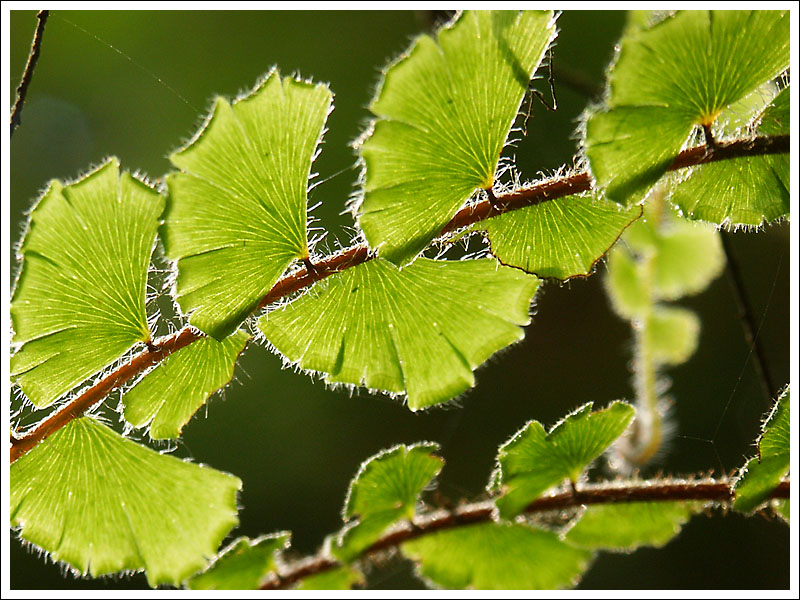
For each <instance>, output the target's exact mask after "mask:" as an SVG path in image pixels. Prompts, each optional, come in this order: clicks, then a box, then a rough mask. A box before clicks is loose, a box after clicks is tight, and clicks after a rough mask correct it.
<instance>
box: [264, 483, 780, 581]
mask: <svg viewBox="0 0 800 600" xmlns="http://www.w3.org/2000/svg"><path fill="white" fill-rule="evenodd" d="M790 487H791V486H790V483H789V480H788V479H787V480H784V481H782V482H781V483H780V484H779V485H778V487H777V488H775V490H774V491H773V493H772V495H771V497H772V498H788V497H789V490H790ZM733 499H734V491H733V489H732V488H731V487H730V483H729V482H728V481H727V480H714V479H706V480H701V481H692V480H683V479H657V480H651V481H633V482H631V481H628V482H607V483H602V484H588V485H586V486H583V487H581V489H580V490H579V491H578V492H577V493H575V492H573V491H572V490H569V491H566V492H561V493H559V494H554V495H551V496H544V497H542V498H539V499H537V500H534V501H533V502H531V503H530V504H529V505H528V506H527V507H526V508H525V511H524V512H525V513H526V514H536V513H541V512H548V511H553V510H563V509H567V508H577V507H580V506H584V505H587V504H622V503H631V502H670V501H686V500H700V501H703V500H705V501H710V502H717V503H721V504H725V505H729V504H730V502H732V501H733ZM495 519H496V517H495V507H494V504H493V503H492V502H477V503H473V504H465V505H463V506H461V507H459V508H456V509H454V510H437V511H435V512H431V513H424V514H420V515H417V516H416V517H414V519H413V520H412V521H408V522H406V523H405V525H404V526H401V527H398V528H393V529H392V531H390V532H389V533H387V534H385V535H383V536H382V537H381V538H380V539H378V540H377V541H376V542H375V543H374V544H372V545H371V546H370V547H368V548H367V549H366V550H364V551H363V552H362V553H361V554H360V555H359V557H358V558H357V559H356V560H359V559H363V558H367V557H369V556H370V555H371V554H373V553H375V552H380V551H382V550H388V549H390V548H395V547H397V546H399V545H400V544H402V543H403V542H407V541H409V540H413V539H416V538H419V537H423V536H425V535H429V534H431V533H433V532H435V531H442V530H445V529H454V528H456V527H462V526H465V525H472V524H475V523H486V522H489V521H494V520H495ZM340 566H342V563H340V562H339V561H337V560H336V559H335V558H333V557H331V556H330V555H328V554H325V553H324V552H322V553H320V554H317V555H314V556H310V557H306V558H302V559H300V560H297V561H293V562H291V563H289V564H288V565H285V566H284V568H282V569H280V572H279V573H277V574H272V576H271V577H270V578H269V579H267V581H265V582H264V583H263V584H262V585H261V589H262V590H276V589H285V588H288V587H290V586H292V585H294V584H295V583H297V582H298V581H300V580H301V579H304V578H305V577H309V576H311V575H317V574H319V573H324V572H325V571H330V570H331V569H335V568H337V567H340Z"/></svg>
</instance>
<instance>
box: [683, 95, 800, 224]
mask: <svg viewBox="0 0 800 600" xmlns="http://www.w3.org/2000/svg"><path fill="white" fill-rule="evenodd" d="M789 120H790V117H789V88H788V87H787V88H785V89H784V90H783V91H781V92H780V93H779V94H778V95H777V96H776V97H775V99H774V100H773V101H772V103H771V104H770V105H769V106H768V107H767V108H766V110H765V111H764V114H763V116H762V118H761V123H760V125H759V127H758V129H757V132H758V133H759V134H763V135H778V134H788V133H789ZM671 200H672V202H674V203H675V204H676V205H677V206H679V207H680V208H681V210H682V211H683V213H684V214H685V215H686V216H687V217H689V218H690V219H700V220H703V221H709V222H712V223H717V224H722V225H725V226H732V225H733V226H735V225H749V226H757V225H761V224H762V223H768V222H770V221H775V220H777V219H781V218H784V217H788V216H789V155H788V154H773V155H766V156H752V157H746V158H734V159H731V160H724V161H718V162H715V163H709V164H706V165H700V166H698V167H695V168H694V169H693V170H692V174H691V176H690V177H689V178H688V179H687V180H686V181H684V182H682V183H680V184H679V185H678V186H677V187H676V188H675V190H674V191H673V193H672V196H671Z"/></svg>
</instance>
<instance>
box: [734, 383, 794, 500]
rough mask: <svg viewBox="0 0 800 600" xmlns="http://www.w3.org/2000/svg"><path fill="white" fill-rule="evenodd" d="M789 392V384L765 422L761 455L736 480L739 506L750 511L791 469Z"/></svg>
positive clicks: (760, 442)
mask: <svg viewBox="0 0 800 600" xmlns="http://www.w3.org/2000/svg"><path fill="white" fill-rule="evenodd" d="M789 396H790V394H789V388H788V387H787V388H786V389H785V390H784V391H783V393H782V394H781V396H780V397H779V398H778V400H777V402H775V406H773V408H772V412H770V414H769V416H768V417H767V419H766V420H765V421H764V424H763V425H762V429H761V430H762V434H761V437H759V439H758V452H759V455H758V456H756V457H753V458H751V459H750V460H749V461H748V462H747V464H746V465H745V466H744V467H742V469H741V471H740V473H739V477H738V479H737V480H736V483H735V484H734V489H735V490H736V500H735V501H734V503H733V507H734V508H735V509H736V510H741V511H744V512H750V511H753V510H755V509H756V508H758V507H759V506H760V505H761V504H763V502H764V501H765V500H766V499H767V498H769V495H770V493H772V491H773V490H774V489H775V487H776V486H777V485H778V483H780V481H781V479H783V477H784V476H785V475H786V473H788V472H789V462H790V454H789V452H790V446H789V442H790V435H789V405H790V403H789Z"/></svg>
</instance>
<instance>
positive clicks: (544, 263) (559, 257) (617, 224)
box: [472, 195, 641, 279]
mask: <svg viewBox="0 0 800 600" xmlns="http://www.w3.org/2000/svg"><path fill="white" fill-rule="evenodd" d="M640 215H641V210H640V209H639V208H632V209H630V210H627V211H624V210H621V209H620V207H619V205H618V204H616V203H614V202H607V201H605V200H593V199H592V198H591V196H588V195H583V196H568V197H566V198H559V199H557V200H550V201H548V202H542V203H540V204H536V205H534V206H529V207H527V208H522V209H518V210H513V211H509V212H506V213H503V214H501V215H498V216H496V217H493V218H491V219H487V220H485V221H482V222H480V223H477V224H476V225H474V226H473V227H472V229H473V230H475V231H485V232H486V234H487V236H488V238H489V242H490V245H491V253H492V255H493V256H494V257H496V258H497V259H498V260H499V261H500V262H501V263H503V264H504V265H508V266H511V267H518V268H520V269H522V270H524V271H527V272H528V273H534V274H536V275H537V276H538V277H542V278H544V277H552V278H555V279H568V278H570V277H576V276H583V275H589V274H590V273H591V272H592V269H593V268H594V265H595V263H596V262H597V261H598V260H600V259H601V258H602V256H603V255H604V254H605V253H606V251H608V249H609V248H610V247H611V246H612V245H613V244H614V242H616V241H617V238H618V237H619V236H620V234H621V233H622V232H623V230H624V229H625V228H626V227H627V226H628V225H630V224H631V222H633V221H634V220H635V219H637V218H638V217H639V216H640Z"/></svg>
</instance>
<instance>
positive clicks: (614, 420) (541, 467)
mask: <svg viewBox="0 0 800 600" xmlns="http://www.w3.org/2000/svg"><path fill="white" fill-rule="evenodd" d="M633 415H634V409H633V407H632V406H630V405H629V404H625V403H624V402H614V403H612V404H611V405H610V406H609V407H608V408H604V409H602V410H598V411H596V412H592V405H591V404H585V405H583V406H582V407H580V408H579V409H577V410H575V411H573V412H572V413H570V414H569V415H567V416H566V417H565V418H564V419H562V420H561V421H559V422H558V423H557V424H556V425H555V426H554V427H553V428H552V429H551V430H550V432H549V433H547V432H546V431H545V429H544V427H543V426H542V424H541V423H539V422H537V421H531V422H530V423H529V424H528V425H527V426H525V427H524V428H523V429H521V430H520V431H519V432H517V433H516V434H515V435H514V437H512V438H511V439H510V440H509V441H507V442H506V443H505V444H503V445H502V446H500V450H499V452H498V455H497V463H498V468H497V470H496V471H495V474H494V476H493V481H492V483H491V487H493V488H499V489H500V490H501V491H502V493H503V495H502V496H500V497H499V498H498V499H497V500H496V501H495V503H496V504H497V507H498V509H499V510H500V515H501V516H502V517H503V518H506V519H508V518H511V517H514V516H516V515H518V514H519V513H521V512H522V511H523V510H524V509H525V507H526V506H528V504H530V503H531V502H533V501H534V500H536V498H538V497H539V496H541V495H542V494H543V493H544V492H545V491H547V490H548V489H549V488H551V487H553V486H554V485H557V484H559V483H561V482H562V481H564V480H565V479H569V480H571V481H573V482H575V481H577V479H578V476H579V475H580V474H581V473H582V472H583V470H584V469H585V468H586V467H587V466H588V465H589V463H591V462H592V461H593V460H594V459H596V458H597V457H598V456H600V455H601V454H602V453H603V452H604V451H605V450H606V449H607V448H608V447H609V446H610V445H611V444H612V443H613V442H614V441H615V440H616V439H617V438H618V437H619V436H620V435H622V433H623V432H624V431H625V429H626V428H627V427H628V424H629V423H630V422H631V419H633Z"/></svg>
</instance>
